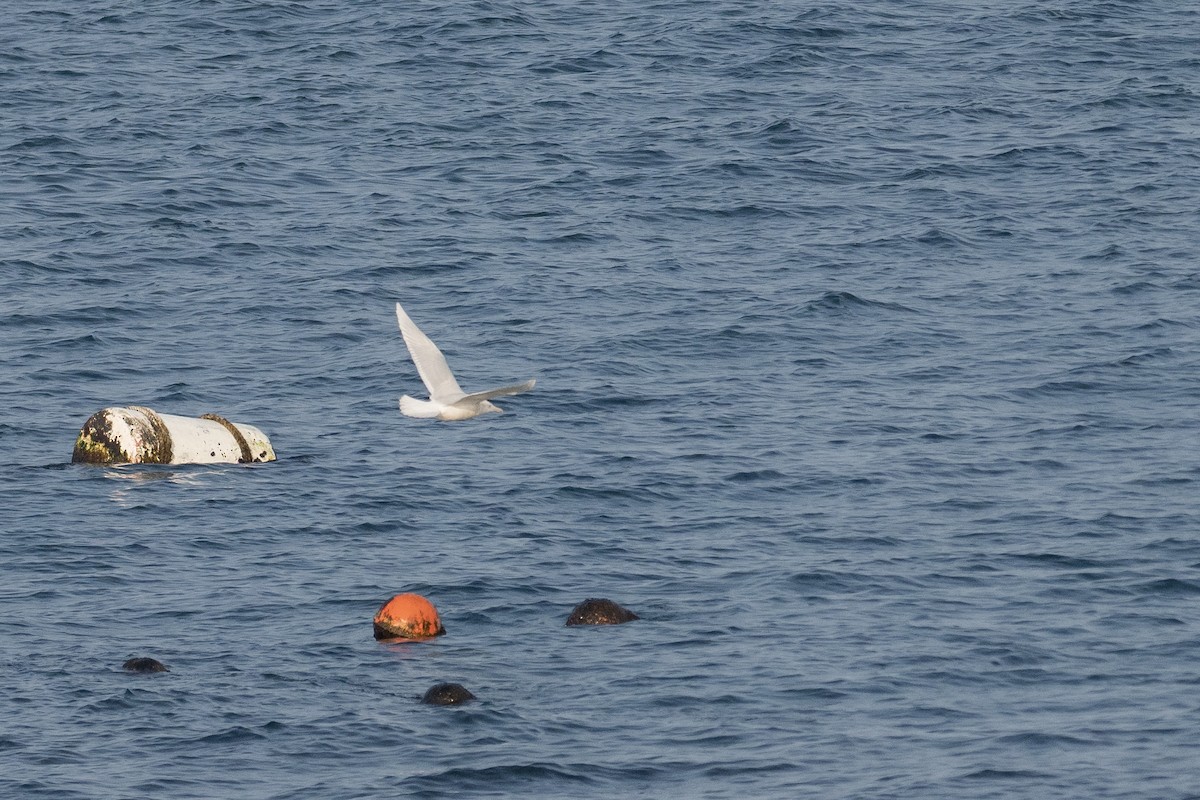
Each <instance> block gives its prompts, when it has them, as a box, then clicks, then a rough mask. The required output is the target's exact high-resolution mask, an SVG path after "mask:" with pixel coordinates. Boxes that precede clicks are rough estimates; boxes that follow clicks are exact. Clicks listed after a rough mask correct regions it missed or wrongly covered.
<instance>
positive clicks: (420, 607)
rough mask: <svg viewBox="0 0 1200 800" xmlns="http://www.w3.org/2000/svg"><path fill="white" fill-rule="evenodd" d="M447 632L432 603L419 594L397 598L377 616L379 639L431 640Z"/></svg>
mask: <svg viewBox="0 0 1200 800" xmlns="http://www.w3.org/2000/svg"><path fill="white" fill-rule="evenodd" d="M445 632H446V629H445V628H443V627H442V621H441V620H440V619H438V613H437V609H436V608H434V607H433V603H431V602H429V601H428V600H426V599H425V598H424V597H421V595H419V594H398V595H396V596H395V597H393V598H392V599H391V600H388V601H387V602H386V603H384V604H383V607H382V608H380V609H379V611H377V612H376V613H375V638H376V639H432V638H433V637H434V636H441V635H442V634H444V633H445Z"/></svg>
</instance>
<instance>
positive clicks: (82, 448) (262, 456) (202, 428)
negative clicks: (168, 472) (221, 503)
mask: <svg viewBox="0 0 1200 800" xmlns="http://www.w3.org/2000/svg"><path fill="white" fill-rule="evenodd" d="M274 460H275V451H274V450H273V449H271V441H270V440H269V439H267V436H266V434H264V433H263V432H262V431H260V430H259V429H258V428H256V427H254V426H253V425H243V424H241V423H236V422H230V421H229V420H227V419H225V418H224V417H218V416H217V415H216V414H205V415H204V416H203V417H200V418H199V419H197V418H195V417H177V416H175V415H174V414H159V413H158V412H156V411H154V410H153V409H149V408H146V407H145V406H113V407H110V408H102V409H100V410H99V411H97V412H96V413H95V414H92V416H90V417H88V421H87V422H85V423H83V427H82V428H81V429H80V431H79V438H78V439H76V440H75V452H74V453H72V454H71V461H72V462H73V463H75V464H221V463H223V464H249V463H252V462H260V461H274Z"/></svg>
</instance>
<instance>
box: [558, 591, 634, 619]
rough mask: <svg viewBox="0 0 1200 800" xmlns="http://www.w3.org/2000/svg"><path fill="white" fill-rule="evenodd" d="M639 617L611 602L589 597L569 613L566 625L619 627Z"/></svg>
mask: <svg viewBox="0 0 1200 800" xmlns="http://www.w3.org/2000/svg"><path fill="white" fill-rule="evenodd" d="M635 619H640V617H639V616H638V615H637V614H635V613H633V612H632V611H630V610H629V609H628V608H622V607H621V606H619V605H617V604H616V603H614V602H613V601H612V600H604V599H602V598H596V597H589V598H588V599H587V600H584V601H583V602H582V603H580V604H579V605H577V606H575V608H574V610H572V611H571V616H569V617H567V624H568V625H620V624H621V623H622V622H632V621H633V620H635Z"/></svg>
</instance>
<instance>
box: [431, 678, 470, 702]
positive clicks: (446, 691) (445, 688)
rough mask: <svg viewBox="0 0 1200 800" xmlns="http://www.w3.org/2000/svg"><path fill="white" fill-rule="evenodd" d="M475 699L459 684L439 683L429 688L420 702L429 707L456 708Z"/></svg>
mask: <svg viewBox="0 0 1200 800" xmlns="http://www.w3.org/2000/svg"><path fill="white" fill-rule="evenodd" d="M474 699H475V695H473V694H471V693H470V692H469V691H467V688H466V687H465V686H463V685H462V684H461V683H439V684H437V685H436V686H432V687H430V689H429V691H428V692H426V693H425V696H424V697H422V698H421V702H422V703H425V704H426V705H431V706H456V705H459V704H460V703H466V702H469V701H471V700H474Z"/></svg>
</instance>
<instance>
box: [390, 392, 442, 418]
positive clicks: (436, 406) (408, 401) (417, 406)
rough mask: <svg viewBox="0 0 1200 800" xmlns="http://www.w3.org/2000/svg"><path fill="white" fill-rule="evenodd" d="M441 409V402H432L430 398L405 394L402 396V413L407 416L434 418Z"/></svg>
mask: <svg viewBox="0 0 1200 800" xmlns="http://www.w3.org/2000/svg"><path fill="white" fill-rule="evenodd" d="M440 410H441V404H440V403H432V402H430V401H428V400H418V399H416V398H415V397H409V396H408V395H404V396H403V397H401V398H400V413H401V414H403V415H404V416H406V417H417V418H418V419H434V418H436V417H437V415H438V412H439V411H440Z"/></svg>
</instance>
